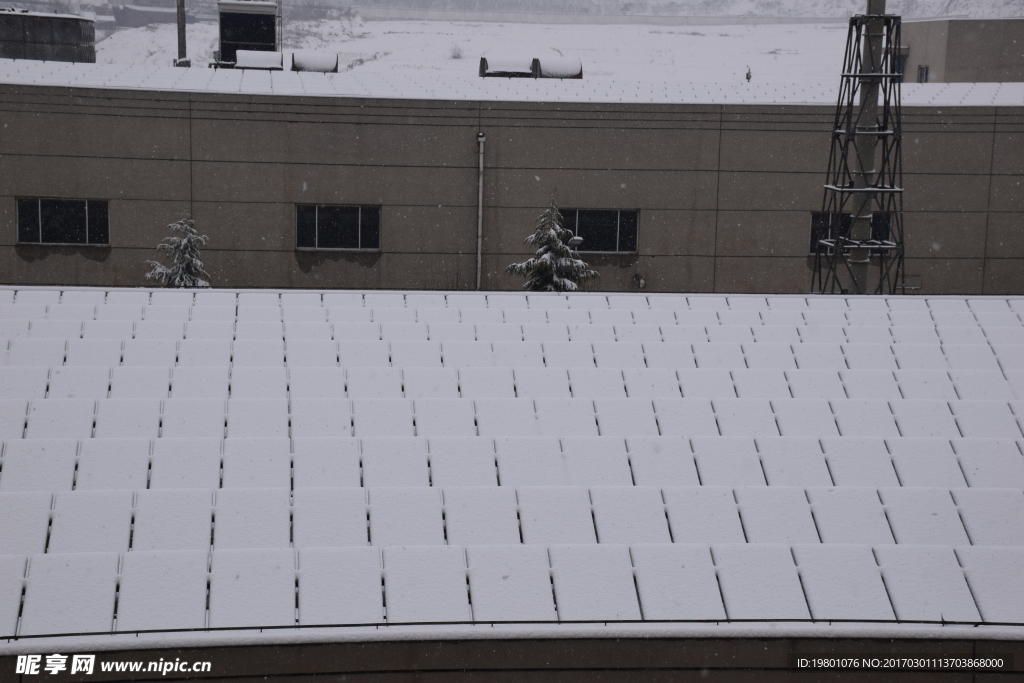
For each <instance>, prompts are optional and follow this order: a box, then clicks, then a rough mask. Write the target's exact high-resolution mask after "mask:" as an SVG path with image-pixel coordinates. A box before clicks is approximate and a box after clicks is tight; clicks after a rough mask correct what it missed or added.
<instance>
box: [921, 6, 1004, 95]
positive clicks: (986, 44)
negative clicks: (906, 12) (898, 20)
mask: <svg viewBox="0 0 1024 683" xmlns="http://www.w3.org/2000/svg"><path fill="white" fill-rule="evenodd" d="M902 42H903V45H905V46H907V47H909V48H910V50H909V54H908V56H907V63H906V67H905V73H906V80H907V81H908V82H910V83H916V82H917V78H918V67H919V66H922V65H926V66H928V70H929V73H928V81H929V82H931V83H1008V82H1020V81H1024V19H941V20H931V21H912V22H907V23H904V24H903V36H902Z"/></svg>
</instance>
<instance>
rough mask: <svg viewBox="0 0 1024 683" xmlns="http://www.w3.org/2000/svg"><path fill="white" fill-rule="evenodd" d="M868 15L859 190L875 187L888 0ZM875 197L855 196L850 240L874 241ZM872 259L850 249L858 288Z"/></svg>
mask: <svg viewBox="0 0 1024 683" xmlns="http://www.w3.org/2000/svg"><path fill="white" fill-rule="evenodd" d="M867 4H868V6H867V14H868V16H869V17H872V18H870V19H868V22H867V26H866V27H865V31H864V34H865V35H864V44H863V56H862V58H861V71H862V72H863V73H864V75H863V76H862V77H861V79H860V96H861V100H860V112H859V115H858V117H857V121H856V130H857V132H858V133H860V135H858V136H857V141H856V143H855V147H854V149H855V150H856V156H855V157H854V170H855V172H854V176H853V184H854V187H855V188H857V189H859V190H866V189H867V188H868V187H871V186H872V185H874V184H875V181H876V178H875V172H876V169H875V163H876V160H875V156H876V150H877V147H878V137H877V136H875V135H871V133H872V132H873V131H877V130H878V92H879V89H880V87H881V84H882V83H881V79H880V78H878V77H877V76H874V74H878V73H881V71H882V62H883V57H884V55H883V54H882V45H883V42H884V40H885V36H884V26H885V24H884V22H883V20H882V18H881V16H882V15H883V14H885V0H868V3H867ZM874 201H875V196H874V194H873V193H870V192H864V191H862V192H860V193H858V194H856V195H854V206H853V221H852V226H851V228H850V237H852V238H853V239H855V240H869V239H871V210H872V208H873V206H874ZM870 260H871V252H870V250H868V249H851V250H850V257H849V259H848V263H849V264H850V268H851V270H852V272H853V274H854V277H855V279H856V281H857V283H858V284H857V286H858V287H864V286H865V284H866V282H867V280H866V278H867V271H868V264H869V262H870Z"/></svg>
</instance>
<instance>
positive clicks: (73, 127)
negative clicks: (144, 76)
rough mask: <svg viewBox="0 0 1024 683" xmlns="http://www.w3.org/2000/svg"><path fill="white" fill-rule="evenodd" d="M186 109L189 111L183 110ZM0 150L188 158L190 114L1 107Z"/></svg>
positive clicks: (29, 152) (100, 155) (62, 154)
mask: <svg viewBox="0 0 1024 683" xmlns="http://www.w3.org/2000/svg"><path fill="white" fill-rule="evenodd" d="M186 113H187V112H186ZM0 121H2V122H3V124H2V125H3V135H0V153H3V154H27V155H54V156H91V157H118V158H127V159H187V158H188V156H189V145H188V119H187V118H185V117H182V116H181V113H180V112H173V111H169V112H166V117H164V116H154V115H152V114H151V113H149V112H147V115H146V116H139V117H134V116H116V115H113V114H110V115H102V114H101V115H90V114H87V113H84V112H83V113H74V112H70V113H47V112H44V111H38V110H35V109H34V110H33V111H31V112H11V111H5V112H0Z"/></svg>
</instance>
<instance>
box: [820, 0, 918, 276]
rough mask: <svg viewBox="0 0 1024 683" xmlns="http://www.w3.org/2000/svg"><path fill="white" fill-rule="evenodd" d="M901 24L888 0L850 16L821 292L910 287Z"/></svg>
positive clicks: (826, 207)
mask: <svg viewBox="0 0 1024 683" xmlns="http://www.w3.org/2000/svg"><path fill="white" fill-rule="evenodd" d="M900 23H901V22H900V17H899V16H895V15H889V14H886V13H885V0H868V11H867V14H863V15H857V16H854V17H851V18H850V29H849V32H848V34H847V38H846V55H845V58H844V61H843V74H842V82H841V85H840V87H839V102H838V104H837V106H836V118H835V124H834V125H833V127H832V149H831V151H830V152H829V161H828V176H827V178H826V180H825V196H824V200H823V202H822V219H821V221H820V222H819V223H818V225H817V226H816V228H815V229H816V232H817V238H816V242H815V256H814V275H813V278H812V281H811V291H812V292H814V293H819V294H838V293H843V294H845V293H850V294H870V293H874V294H893V293H896V292H897V291H902V290H903V288H904V284H905V283H904V275H905V274H904V270H903V254H904V252H903V156H902V115H901V107H900V84H901V82H902V80H903V74H902V73H899V70H898V69H897V63H896V62H897V57H898V54H899V46H900Z"/></svg>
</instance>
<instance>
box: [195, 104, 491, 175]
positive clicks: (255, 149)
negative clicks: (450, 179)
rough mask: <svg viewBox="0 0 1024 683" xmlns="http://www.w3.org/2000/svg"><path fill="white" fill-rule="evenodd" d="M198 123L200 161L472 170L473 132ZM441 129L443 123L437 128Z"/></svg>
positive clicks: (246, 122)
mask: <svg viewBox="0 0 1024 683" xmlns="http://www.w3.org/2000/svg"><path fill="white" fill-rule="evenodd" d="M280 116H281V118H282V119H286V120H282V121H253V120H244V119H239V120H234V121H230V120H229V121H216V120H210V119H206V120H197V121H195V122H194V123H193V128H192V135H193V139H194V141H195V143H194V144H195V150H196V158H197V159H201V160H224V161H252V162H282V163H303V164H355V165H359V164H368V165H371V166H428V167H429V166H441V167H445V166H456V167H459V166H461V167H466V166H471V167H475V166H476V151H477V150H476V147H477V146H476V127H475V126H474V127H467V126H452V127H448V126H445V125H432V126H417V125H356V124H349V123H322V122H296V121H288V120H287V119H288V118H289V117H288V114H287V113H282V114H281V115H280ZM388 120H392V119H391V117H388V118H386V119H382V121H388ZM442 123H443V122H442Z"/></svg>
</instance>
